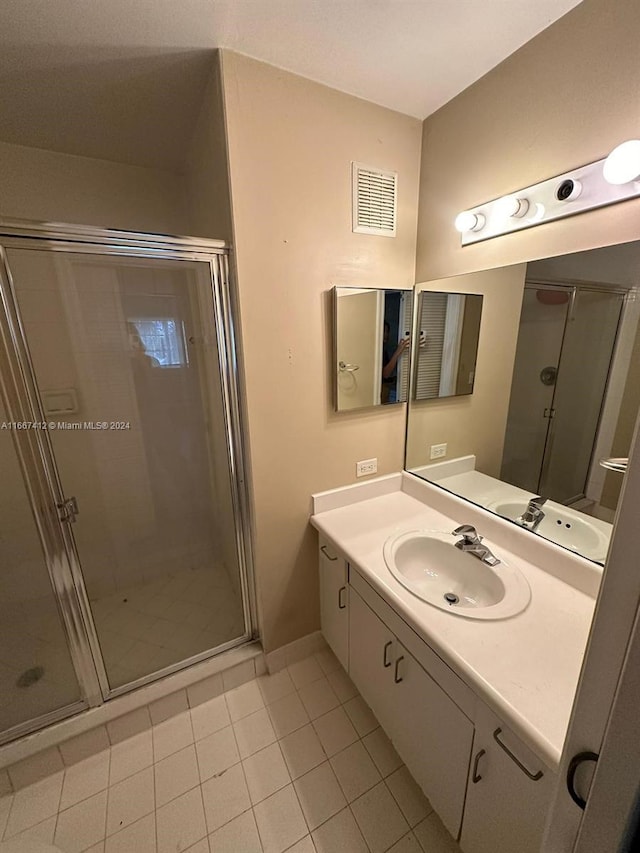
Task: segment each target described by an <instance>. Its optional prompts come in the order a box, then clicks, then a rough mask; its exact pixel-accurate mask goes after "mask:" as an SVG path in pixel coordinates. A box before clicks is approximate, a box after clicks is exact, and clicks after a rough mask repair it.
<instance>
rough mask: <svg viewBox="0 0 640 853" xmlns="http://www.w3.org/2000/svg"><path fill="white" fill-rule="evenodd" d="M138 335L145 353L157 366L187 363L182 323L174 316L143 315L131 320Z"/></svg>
mask: <svg viewBox="0 0 640 853" xmlns="http://www.w3.org/2000/svg"><path fill="white" fill-rule="evenodd" d="M131 322H132V323H133V325H134V326H135V328H136V331H137V332H138V335H139V336H140V341H141V342H142V346H143V347H144V350H145V354H146V355H148V356H150V357H151V358H153V359H155V361H156V362H157V365H158V367H180V366H182V365H184V364H186V363H187V358H186V348H185V345H184V329H183V326H182V323H181V322H180V321H179V320H176V319H175V318H174V317H144V318H140V319H133V320H132V321H131Z"/></svg>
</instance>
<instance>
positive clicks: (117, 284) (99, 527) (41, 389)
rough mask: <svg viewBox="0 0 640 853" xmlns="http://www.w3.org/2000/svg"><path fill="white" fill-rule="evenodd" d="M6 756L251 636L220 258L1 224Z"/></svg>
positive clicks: (229, 322)
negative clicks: (33, 735)
mask: <svg viewBox="0 0 640 853" xmlns="http://www.w3.org/2000/svg"><path fill="white" fill-rule="evenodd" d="M0 246H1V247H2V249H1V251H2V265H1V269H0V278H1V281H0V293H1V308H0V387H1V391H2V394H1V399H0V477H1V487H0V507H1V514H0V742H3V741H7V740H11V739H13V738H15V737H18V736H20V735H22V734H24V733H26V732H29V731H31V730H34V729H36V728H39V727H41V726H43V725H46V724H48V723H50V722H53V721H55V720H57V719H61V718H62V717H64V716H67V715H70V714H72V713H75V712H77V711H78V710H81V709H83V708H86V707H87V706H88V705H95V704H98V703H100V702H102V701H104V700H107V699H109V698H111V697H113V696H115V695H118V694H119V693H123V692H125V691H127V690H130V689H132V688H133V687H137V686H140V685H142V684H144V683H146V682H148V681H152V680H154V679H156V678H158V677H159V676H160V675H166V674H168V673H170V672H172V671H174V670H177V669H180V668H182V667H184V666H187V665H190V664H192V663H195V662H196V661H199V660H203V659H205V658H207V657H210V656H211V655H213V654H216V653H219V652H220V651H223V650H225V649H228V648H230V647H232V646H235V645H239V644H240V643H243V642H245V641H246V640H248V639H249V638H250V637H251V636H252V632H253V625H254V619H253V616H252V613H253V603H252V597H251V583H250V548H249V536H248V529H249V527H248V519H247V500H246V493H245V480H244V473H243V459H242V444H241V431H240V409H239V396H238V384H237V383H238V376H237V359H236V348H235V338H234V310H233V304H232V302H233V300H232V294H231V292H230V288H229V276H228V263H227V250H226V248H225V245H224V243H221V242H218V241H215V242H214V241H203V240H194V239H174V238H167V237H154V236H148V235H140V234H129V233H124V232H114V231H102V230H96V229H80V228H71V227H59V226H55V227H45V226H29V225H21V224H16V223H12V224H11V225H5V226H3V227H1V226H0Z"/></svg>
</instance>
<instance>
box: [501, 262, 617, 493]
mask: <svg viewBox="0 0 640 853" xmlns="http://www.w3.org/2000/svg"><path fill="white" fill-rule="evenodd" d="M623 304H624V292H622V291H620V290H619V289H616V288H608V287H606V286H602V287H598V285H596V284H592V283H590V284H580V283H566V284H564V283H561V282H557V283H551V282H536V281H533V280H530V279H529V280H527V282H526V283H525V289H524V298H523V303H522V313H521V315H520V326H519V333H518V343H517V348H516V357H515V364H514V370H513V380H512V385H511V396H510V401H509V414H508V418H507V429H506V435H505V445H504V455H503V461H502V471H501V475H500V476H501V479H503V480H505V481H506V482H509V483H512V484H514V485H516V486H519V487H520V488H522V489H526V490H527V491H530V492H532V493H535V494H539V495H545V496H546V497H547V498H551V499H552V500H554V501H556V502H558V503H563V504H565V505H575V504H579V503H580V502H583V501H584V500H585V495H586V494H587V481H588V478H589V472H590V470H591V468H592V460H593V456H594V449H595V445H596V440H597V437H598V431H599V427H600V425H601V412H602V401H603V399H604V396H605V390H606V387H607V382H608V378H609V372H610V368H611V364H612V360H613V356H614V351H615V344H616V338H617V332H618V327H619V323H620V317H621V312H622V308H623Z"/></svg>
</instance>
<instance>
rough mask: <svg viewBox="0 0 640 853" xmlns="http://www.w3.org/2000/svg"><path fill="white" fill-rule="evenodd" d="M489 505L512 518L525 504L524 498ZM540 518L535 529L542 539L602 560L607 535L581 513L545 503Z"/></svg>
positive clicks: (520, 513)
mask: <svg viewBox="0 0 640 853" xmlns="http://www.w3.org/2000/svg"><path fill="white" fill-rule="evenodd" d="M488 508H489V509H491V510H493V512H497V513H498V515H501V516H503V518H508V519H509V520H510V521H515V520H516V518H520V516H521V515H522V513H523V512H524V511H525V510H526V508H527V502H526V501H513V500H511V501H497V502H496V503H494V504H491V506H490V507H488ZM542 510H543V512H544V518H543V519H542V521H541V522H540V525H539V526H538V528H537V530H536V531H535V532H536V533H539V534H540V536H543V537H544V538H545V539H550V540H551V541H552V542H555V543H556V545H562V547H563V548H568V549H569V550H570V551H575V552H576V553H577V554H582V556H583V557H587V558H588V559H590V560H597V561H598V562H604V560H605V558H606V556H607V549H608V547H609V539H608V537H607V536H605V534H604V533H603V532H602V531H600V530H598V529H597V528H596V527H595V526H594V525H592V524H590V523H589V521H588V520H587V519H586V518H585V516H583V515H582V514H581V513H577V512H575V511H573V510H570V509H567V508H566V507H564V506H560V505H557V508H556V507H554V506H553V504H551V505H549V503H546V504H545V505H544V506H543V508H542Z"/></svg>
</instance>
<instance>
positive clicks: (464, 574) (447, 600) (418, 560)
mask: <svg viewBox="0 0 640 853" xmlns="http://www.w3.org/2000/svg"><path fill="white" fill-rule="evenodd" d="M456 541H457V540H456V537H454V536H453V535H447V534H445V533H436V532H433V531H427V530H409V531H405V532H403V533H396V534H395V535H394V536H390V537H389V539H387V541H386V542H385V544H384V549H383V554H384V560H385V563H386V564H387V568H388V569H389V571H390V572H391V574H392V575H393V576H394V577H395V578H396V579H397V580H398V581H400V583H401V584H402V585H403V586H404V587H406V588H407V589H408V590H409V591H410V592H412V593H413V594H414V595H415V596H417V597H418V598H421V599H422V600H423V601H426V602H427V603H428V604H432V605H433V606H434V607H439V608H440V609H441V610H446V611H447V612H448V613H453V614H455V615H456V616H466V617H467V618H468V619H507V618H508V617H509V616H515V615H516V614H517V613H520V612H521V611H523V610H524V609H525V607H526V606H527V605H528V604H529V601H530V599H531V590H530V589H529V584H528V583H527V581H526V579H525V577H524V576H523V575H522V573H521V572H520V571H518V569H516V568H514V566H511V565H508V564H506V563H504V562H501V563H499V564H498V565H497V566H494V567H491V566H488V565H487V564H486V563H483V562H482V560H480V559H478V557H474V556H473V554H469V553H466V552H464V551H461V550H460V549H459V548H456V547H455V544H454V543H455V542H456ZM492 550H493V549H492ZM493 553H494V554H495V551H493ZM496 556H497V557H498V558H499V557H500V555H499V554H496Z"/></svg>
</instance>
